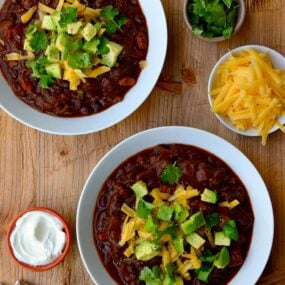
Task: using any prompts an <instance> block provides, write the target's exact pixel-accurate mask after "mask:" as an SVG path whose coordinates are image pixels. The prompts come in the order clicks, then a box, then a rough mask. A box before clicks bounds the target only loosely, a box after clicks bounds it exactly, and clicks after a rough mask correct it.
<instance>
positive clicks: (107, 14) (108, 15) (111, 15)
mask: <svg viewBox="0 0 285 285" xmlns="http://www.w3.org/2000/svg"><path fill="white" fill-rule="evenodd" d="M101 16H102V17H103V18H104V20H105V21H106V24H105V29H106V32H107V33H108V34H114V33H116V32H117V31H118V30H120V29H121V27H122V26H123V25H125V24H126V23H127V21H128V18H127V17H126V16H125V15H123V14H121V13H120V12H119V10H118V9H117V8H115V7H113V6H112V5H110V6H107V7H105V8H104V9H103V10H102V12H101Z"/></svg>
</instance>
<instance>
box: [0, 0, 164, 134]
mask: <svg viewBox="0 0 285 285" xmlns="http://www.w3.org/2000/svg"><path fill="white" fill-rule="evenodd" d="M4 1H5V0H0V7H1V6H2V5H3V3H4ZM139 2H140V4H141V7H142V10H143V12H144V15H145V17H146V20H147V25H148V32H149V48H148V54H147V63H148V64H147V66H146V67H145V68H144V69H143V70H142V72H141V74H140V76H139V78H138V81H137V83H136V85H135V86H134V87H133V88H131V89H130V91H129V92H128V93H127V94H126V95H125V97H124V99H123V100H122V101H121V102H119V103H117V104H114V105H113V106H111V107H110V108H108V109H106V110H105V111H103V112H100V113H98V114H94V115H91V116H82V117H68V118H65V117H57V116H53V115H49V114H46V113H42V112H40V111H38V110H36V109H34V108H32V107H30V106H29V105H27V104H26V103H24V102H23V101H22V100H21V99H19V98H18V97H17V96H16V95H15V94H14V92H13V91H12V89H11V87H10V86H9V85H8V83H7V81H6V79H5V78H4V76H3V75H2V73H1V71H0V87H1V91H0V92H1V93H2V94H1V96H0V108H2V109H3V110H5V111H6V112H7V113H8V114H9V115H10V116H11V117H13V118H14V119H16V120H17V121H19V122H21V123H22V124H24V125H26V126H28V127H31V128H33V129H37V130H39V131H42V132H45V133H50V134H57V135H67V136H70V135H84V134H89V133H94V132H98V131H101V130H103V129H106V128H109V127H111V126H113V125H115V124H117V123H119V122H120V121H122V120H124V119H125V118H127V117H128V116H130V115H131V114H132V113H133V112H135V111H136V110H137V109H138V108H139V107H140V106H141V105H142V104H143V102H144V101H145V100H146V99H147V97H148V96H149V95H150V93H151V91H152V90H153V88H154V87H155V84H156V82H157V80H158V78H159V76H160V73H161V71H162V68H163V66H164V62H165V58H166V52H167V42H168V32H167V21H166V15H165V11H164V8H163V6H162V3H161V1H160V0H155V1H152V2H151V3H150V2H149V1H148V0H139ZM154 11H155V15H154ZM137 95H139V96H137ZM110 117H111V118H112V119H111V120H110Z"/></svg>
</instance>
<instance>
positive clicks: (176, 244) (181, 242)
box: [172, 236, 184, 253]
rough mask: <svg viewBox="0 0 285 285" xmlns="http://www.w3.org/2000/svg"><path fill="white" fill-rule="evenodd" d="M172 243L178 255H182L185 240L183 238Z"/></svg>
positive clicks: (178, 238) (175, 239) (179, 237)
mask: <svg viewBox="0 0 285 285" xmlns="http://www.w3.org/2000/svg"><path fill="white" fill-rule="evenodd" d="M172 242H173V244H174V247H175V249H176V251H177V252H178V253H182V252H183V251H184V239H183V238H182V237H181V236H178V237H176V238H174V239H173V240H172Z"/></svg>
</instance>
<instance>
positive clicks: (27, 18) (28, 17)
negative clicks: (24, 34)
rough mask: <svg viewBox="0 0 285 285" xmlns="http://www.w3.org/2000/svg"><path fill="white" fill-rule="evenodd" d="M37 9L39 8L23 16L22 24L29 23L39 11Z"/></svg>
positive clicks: (34, 8) (35, 7)
mask: <svg viewBox="0 0 285 285" xmlns="http://www.w3.org/2000/svg"><path fill="white" fill-rule="evenodd" d="M37 9H38V8H37V6H34V7H32V8H30V9H29V10H28V11H27V12H26V13H25V14H23V15H22V16H21V22H22V23H23V24H26V23H28V22H29V21H30V20H31V18H32V17H33V15H34V13H35V12H36V11H37Z"/></svg>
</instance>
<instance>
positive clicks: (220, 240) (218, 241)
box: [215, 232, 231, 246]
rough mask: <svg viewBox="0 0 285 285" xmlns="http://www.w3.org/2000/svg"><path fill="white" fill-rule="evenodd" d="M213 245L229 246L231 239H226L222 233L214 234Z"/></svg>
mask: <svg viewBox="0 0 285 285" xmlns="http://www.w3.org/2000/svg"><path fill="white" fill-rule="evenodd" d="M215 245H223V246H230V245H231V239H230V238H228V237H227V236H226V235H225V234H224V233H223V232H215Z"/></svg>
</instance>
